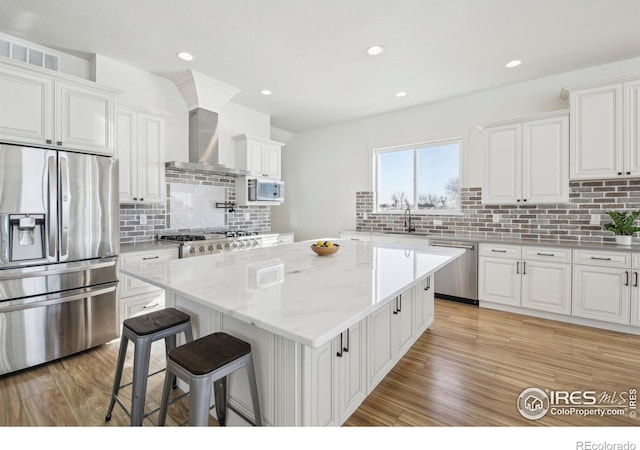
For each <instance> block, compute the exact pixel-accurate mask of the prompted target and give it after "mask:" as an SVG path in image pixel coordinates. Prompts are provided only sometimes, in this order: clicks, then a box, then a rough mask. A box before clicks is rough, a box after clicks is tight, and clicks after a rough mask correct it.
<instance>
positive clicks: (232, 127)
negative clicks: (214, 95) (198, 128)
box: [218, 102, 271, 167]
mask: <svg viewBox="0 0 640 450" xmlns="http://www.w3.org/2000/svg"><path fill="white" fill-rule="evenodd" d="M239 134H252V135H254V136H259V137H263V138H267V139H269V136H270V134H271V116H269V115H268V114H264V113H261V112H258V111H255V110H253V109H249V108H246V107H244V106H240V105H237V104H235V103H233V102H228V103H226V104H225V105H223V106H222V108H221V109H220V111H219V112H218V162H219V163H220V164H224V165H225V166H227V167H235V150H234V142H233V140H232V139H231V138H232V137H233V136H237V135H239Z"/></svg>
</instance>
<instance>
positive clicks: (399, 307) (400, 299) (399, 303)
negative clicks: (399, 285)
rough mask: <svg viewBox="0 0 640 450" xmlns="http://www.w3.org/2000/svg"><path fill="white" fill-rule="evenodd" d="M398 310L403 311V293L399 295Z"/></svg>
mask: <svg viewBox="0 0 640 450" xmlns="http://www.w3.org/2000/svg"><path fill="white" fill-rule="evenodd" d="M398 312H402V294H400V295H398Z"/></svg>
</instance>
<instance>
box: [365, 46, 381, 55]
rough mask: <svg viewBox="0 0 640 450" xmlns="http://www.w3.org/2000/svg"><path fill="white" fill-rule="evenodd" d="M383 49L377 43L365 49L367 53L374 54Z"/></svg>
mask: <svg viewBox="0 0 640 450" xmlns="http://www.w3.org/2000/svg"><path fill="white" fill-rule="evenodd" d="M383 51H384V48H382V47H380V46H379V45H373V46H371V47H369V48H368V49H367V55H370V56H376V55H379V54H380V53H382V52H383Z"/></svg>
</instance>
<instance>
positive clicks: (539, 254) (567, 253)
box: [522, 247, 571, 263]
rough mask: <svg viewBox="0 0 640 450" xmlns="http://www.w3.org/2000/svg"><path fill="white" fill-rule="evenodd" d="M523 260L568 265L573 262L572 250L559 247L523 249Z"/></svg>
mask: <svg viewBox="0 0 640 450" xmlns="http://www.w3.org/2000/svg"><path fill="white" fill-rule="evenodd" d="M522 259H527V260H531V261H550V262H567V263H568V262H571V249H570V248H558V247H522Z"/></svg>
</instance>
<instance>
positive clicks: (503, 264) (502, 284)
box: [478, 257, 522, 306]
mask: <svg viewBox="0 0 640 450" xmlns="http://www.w3.org/2000/svg"><path fill="white" fill-rule="evenodd" d="M519 269H520V261H519V260H514V259H506V258H490V257H480V258H478V299H479V300H480V301H482V300H484V301H488V302H494V303H502V304H504V305H513V306H520V287H521V283H522V281H521V277H520V270H519Z"/></svg>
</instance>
